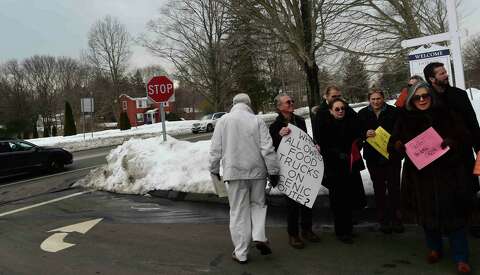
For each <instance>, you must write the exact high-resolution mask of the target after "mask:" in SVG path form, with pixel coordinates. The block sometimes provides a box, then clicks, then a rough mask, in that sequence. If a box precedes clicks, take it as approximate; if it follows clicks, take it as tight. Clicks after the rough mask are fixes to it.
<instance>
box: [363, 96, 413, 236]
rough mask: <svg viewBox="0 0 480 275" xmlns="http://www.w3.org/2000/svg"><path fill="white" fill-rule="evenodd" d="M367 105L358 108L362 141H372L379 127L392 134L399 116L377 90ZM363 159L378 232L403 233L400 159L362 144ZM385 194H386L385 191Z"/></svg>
mask: <svg viewBox="0 0 480 275" xmlns="http://www.w3.org/2000/svg"><path fill="white" fill-rule="evenodd" d="M368 101H369V102H370V105H368V106H367V107H365V108H363V109H361V110H360V111H359V112H358V116H359V118H360V121H361V126H362V139H363V140H364V141H366V139H367V138H374V137H375V136H376V133H375V130H376V129H377V128H378V127H382V128H383V129H384V130H385V131H387V132H388V133H390V134H391V133H392V131H393V127H394V125H395V122H396V121H397V117H398V109H397V108H395V107H393V106H391V105H388V104H386V103H385V95H384V94H383V91H381V90H379V89H376V88H375V89H372V90H371V91H370V92H369V93H368ZM363 158H364V159H365V161H366V162H367V168H368V172H369V173H370V178H371V179H372V182H373V191H374V193H375V207H376V210H377V220H378V223H379V224H380V228H379V229H380V231H381V232H383V233H385V234H391V233H392V231H393V232H395V233H402V232H403V231H404V227H403V224H402V221H401V215H400V167H401V160H400V159H399V158H392V157H390V156H384V155H382V154H381V153H379V152H378V151H377V150H375V149H374V148H373V147H372V146H371V145H370V144H369V143H368V142H364V145H363ZM387 191H388V192H387Z"/></svg>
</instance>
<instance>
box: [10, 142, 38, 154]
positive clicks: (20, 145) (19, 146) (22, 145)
mask: <svg viewBox="0 0 480 275" xmlns="http://www.w3.org/2000/svg"><path fill="white" fill-rule="evenodd" d="M9 143H10V147H11V148H12V151H14V152H16V151H28V150H31V149H33V145H31V144H28V143H26V142H21V141H11V142H9Z"/></svg>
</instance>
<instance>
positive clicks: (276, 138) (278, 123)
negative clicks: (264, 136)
mask: <svg viewBox="0 0 480 275" xmlns="http://www.w3.org/2000/svg"><path fill="white" fill-rule="evenodd" d="M288 123H291V124H293V125H295V126H297V127H298V128H300V129H302V130H303V131H304V132H305V133H306V132H307V125H306V124H305V119H303V117H300V116H297V115H295V114H293V119H292V121H288V120H287V119H286V118H285V117H284V116H283V115H282V114H278V116H277V118H276V119H275V121H274V122H273V123H272V124H271V125H270V128H269V130H270V136H271V137H272V141H273V147H275V152H276V151H277V149H278V146H280V141H282V136H280V135H279V134H278V132H280V129H282V128H283V127H287V126H288Z"/></svg>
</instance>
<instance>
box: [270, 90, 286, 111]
mask: <svg viewBox="0 0 480 275" xmlns="http://www.w3.org/2000/svg"><path fill="white" fill-rule="evenodd" d="M283 96H289V95H287V94H286V93H279V94H278V95H277V96H276V97H275V99H274V100H273V102H274V103H275V108H278V105H280V98H281V97H283Z"/></svg>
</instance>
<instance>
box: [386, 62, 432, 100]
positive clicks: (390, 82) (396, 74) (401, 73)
mask: <svg viewBox="0 0 480 275" xmlns="http://www.w3.org/2000/svg"><path fill="white" fill-rule="evenodd" d="M408 77H409V68H408V61H407V59H406V58H405V57H404V56H397V57H394V58H391V59H387V60H385V61H384V62H383V64H382V65H381V66H380V77H379V81H378V82H379V83H378V84H379V86H380V87H379V88H380V89H382V90H383V91H384V92H385V93H386V96H387V97H388V96H391V95H394V94H398V93H400V90H401V89H402V88H403V87H405V86H406V84H407V80H408ZM422 77H423V76H422Z"/></svg>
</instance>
